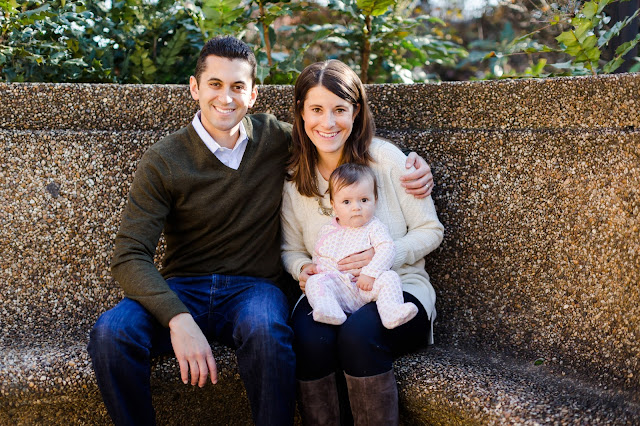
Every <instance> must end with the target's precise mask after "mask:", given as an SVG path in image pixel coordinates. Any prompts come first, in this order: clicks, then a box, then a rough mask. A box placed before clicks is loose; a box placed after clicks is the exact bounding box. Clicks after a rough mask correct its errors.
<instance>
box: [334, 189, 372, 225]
mask: <svg viewBox="0 0 640 426" xmlns="http://www.w3.org/2000/svg"><path fill="white" fill-rule="evenodd" d="M331 205H332V206H333V210H334V211H335V212H336V216H337V217H338V223H339V224H340V225H342V226H349V227H352V228H357V227H360V226H362V225H364V224H365V223H367V222H369V221H370V220H371V218H372V217H373V214H374V213H375V210H376V199H375V195H374V193H373V180H372V179H371V178H369V177H365V178H362V179H360V181H358V182H355V183H353V184H351V185H349V186H345V187H343V188H340V190H339V191H336V193H335V194H333V201H331Z"/></svg>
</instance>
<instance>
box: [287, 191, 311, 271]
mask: <svg viewBox="0 0 640 426" xmlns="http://www.w3.org/2000/svg"><path fill="white" fill-rule="evenodd" d="M292 191H296V189H295V185H291V184H290V183H286V184H285V185H284V189H283V194H282V211H281V214H280V218H281V223H282V262H283V264H284V268H285V269H286V271H287V272H289V273H290V274H291V276H292V277H293V278H294V279H296V280H298V279H299V276H300V270H301V269H302V267H303V266H304V265H305V264H307V263H311V255H310V254H309V253H308V252H307V249H306V248H305V245H304V239H303V231H304V227H303V226H304V224H303V223H300V220H299V218H298V217H297V216H296V214H295V211H294V208H295V207H294V206H295V203H294V201H293V199H292V197H293V196H295V194H294V193H292Z"/></svg>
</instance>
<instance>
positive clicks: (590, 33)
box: [489, 0, 640, 75]
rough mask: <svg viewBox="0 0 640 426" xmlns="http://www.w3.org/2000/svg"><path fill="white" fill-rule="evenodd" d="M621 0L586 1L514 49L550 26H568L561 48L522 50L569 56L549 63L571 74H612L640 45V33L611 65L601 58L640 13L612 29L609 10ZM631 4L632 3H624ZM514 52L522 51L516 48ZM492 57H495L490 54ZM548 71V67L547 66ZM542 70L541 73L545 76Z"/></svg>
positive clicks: (619, 50) (618, 52)
mask: <svg viewBox="0 0 640 426" xmlns="http://www.w3.org/2000/svg"><path fill="white" fill-rule="evenodd" d="M617 1H618V0H591V1H587V2H584V3H583V4H582V5H581V6H580V8H579V9H578V10H577V11H575V12H570V13H560V12H559V11H558V13H556V14H555V15H554V16H553V18H552V19H551V21H550V22H549V25H548V26H547V27H543V28H540V29H538V30H536V31H534V32H532V33H529V34H526V35H525V36H522V37H519V38H518V39H516V40H514V41H513V43H512V44H511V45H510V46H511V48H513V47H514V46H515V45H517V44H518V43H522V42H523V41H527V40H531V39H532V38H533V37H534V36H535V35H536V34H538V33H539V32H540V31H542V30H543V29H545V28H548V27H554V26H559V25H567V26H569V29H567V30H565V31H562V33H561V34H560V35H558V36H557V37H556V40H557V42H558V45H557V46H547V45H540V44H536V45H531V46H528V47H526V48H525V49H522V50H523V51H524V52H526V53H542V52H558V53H564V54H566V55H567V56H568V57H569V58H570V59H569V60H568V61H566V62H559V63H553V64H549V65H548V66H551V67H553V68H556V69H559V70H561V71H564V72H565V73H568V74H571V75H579V74H588V73H590V74H594V75H595V74H598V73H612V72H614V71H615V70H617V69H618V68H619V67H620V66H621V65H622V64H623V63H624V56H625V55H626V54H627V53H628V52H629V51H631V49H633V48H634V47H635V46H636V45H637V44H638V43H639V42H640V34H639V35H637V36H636V37H635V38H634V39H633V40H631V41H628V42H626V43H623V44H622V45H620V46H619V47H618V48H617V49H616V51H615V53H614V57H613V58H612V59H611V60H609V61H608V62H604V61H602V59H601V55H602V52H603V51H604V49H605V48H606V47H607V46H608V45H609V43H610V41H611V40H612V39H613V38H614V37H616V36H618V35H619V34H620V32H621V30H622V29H623V28H625V27H626V26H627V25H629V24H630V23H631V22H632V21H633V20H634V19H635V18H636V17H637V16H638V14H640V10H636V11H635V13H634V14H633V15H632V16H628V17H626V18H625V19H623V20H621V21H619V22H617V23H615V24H614V25H613V26H611V27H610V28H609V27H607V24H608V23H609V22H610V19H611V18H610V17H608V16H607V15H606V14H605V8H606V7H607V6H608V5H609V4H612V3H615V2H617ZM621 1H628V0H621ZM513 50H514V53H515V52H517V50H518V49H513ZM489 56H491V55H489ZM542 68H544V65H543V67H542ZM542 68H541V69H540V70H539V71H540V75H548V74H543V71H542Z"/></svg>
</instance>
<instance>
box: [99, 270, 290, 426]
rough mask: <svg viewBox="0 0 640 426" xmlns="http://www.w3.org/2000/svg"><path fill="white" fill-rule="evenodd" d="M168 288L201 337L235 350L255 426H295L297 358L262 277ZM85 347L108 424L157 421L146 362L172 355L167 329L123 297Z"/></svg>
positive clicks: (281, 299)
mask: <svg viewBox="0 0 640 426" xmlns="http://www.w3.org/2000/svg"><path fill="white" fill-rule="evenodd" d="M167 284H168V285H169V287H170V288H171V289H172V290H173V291H174V292H175V293H176V294H177V295H178V297H179V298H180V300H182V302H183V303H184V304H185V305H186V306H187V309H189V311H190V312H191V315H192V316H193V318H194V319H195V321H196V323H197V324H198V326H200V329H201V330H202V332H203V333H204V335H205V336H206V337H207V339H209V340H217V341H219V342H221V343H223V344H225V345H228V346H230V347H232V348H234V349H235V351H236V356H237V358H238V367H239V370H240V377H241V378H242V381H243V382H244V385H245V388H246V390H247V395H248V397H249V403H250V404H251V411H252V415H253V419H254V422H255V423H256V424H258V425H288V424H293V413H294V408H295V355H294V353H293V349H292V341H293V331H292V329H291V327H289V325H288V324H287V319H288V314H289V305H288V303H287V299H286V297H285V296H284V294H283V293H282V291H281V290H280V289H279V288H277V287H276V286H275V285H274V284H273V283H272V282H270V281H267V280H263V279H259V278H253V277H240V276H227V275H207V276H201V277H177V278H170V279H168V280H167ZM88 350H89V354H90V355H91V360H92V363H93V368H94V370H95V373H96V378H97V381H98V387H99V388H100V392H101V393H102V397H103V399H104V402H105V405H106V406H107V411H108V412H109V415H110V416H111V418H112V419H113V421H114V423H115V424H116V425H150V424H155V412H154V410H153V405H152V403H151V385H150V375H151V358H152V357H154V356H158V355H163V354H171V353H173V349H172V346H171V339H170V336H169V329H168V328H166V327H163V326H162V325H161V324H160V323H159V322H158V321H157V320H156V319H155V318H154V317H153V316H152V315H151V314H150V313H149V312H148V311H147V310H146V309H145V308H144V307H142V305H141V304H139V303H138V302H136V301H134V300H131V299H128V298H125V299H123V300H122V301H121V302H120V303H119V304H118V305H116V306H115V307H114V308H113V309H111V310H109V311H107V312H105V313H104V314H103V315H102V316H101V317H100V318H99V319H98V321H97V322H96V325H95V326H94V328H93V330H91V335H90V341H89V347H88Z"/></svg>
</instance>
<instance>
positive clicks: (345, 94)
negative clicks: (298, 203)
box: [288, 60, 375, 197]
mask: <svg viewBox="0 0 640 426" xmlns="http://www.w3.org/2000/svg"><path fill="white" fill-rule="evenodd" d="M318 86H322V87H324V88H325V89H327V90H329V91H330V92H331V93H333V94H335V95H336V96H338V97H340V98H341V99H344V100H345V101H347V102H349V103H350V104H352V105H353V107H354V112H356V111H357V115H356V117H355V120H354V122H353V130H352V131H351V134H350V135H349V138H348V139H347V141H346V142H345V144H344V148H343V150H342V155H341V157H340V161H339V163H338V165H340V164H344V163H356V164H363V165H368V164H369V163H370V162H371V161H372V159H371V156H370V155H369V145H371V139H372V138H373V135H374V132H375V125H374V123H373V115H372V114H371V110H370V109H369V103H368V101H367V94H366V93H365V91H364V86H363V84H362V81H360V78H359V77H358V76H357V74H356V73H355V72H354V71H353V70H352V69H351V68H349V67H348V66H347V65H346V64H344V63H343V62H340V61H338V60H330V61H326V62H317V63H315V64H313V65H309V66H308V67H307V68H305V69H304V71H302V73H301V74H300V76H299V77H298V80H297V81H296V85H295V89H294V113H293V116H294V122H293V132H292V139H293V146H292V155H291V161H289V164H288V167H289V170H290V171H291V174H290V175H289V180H291V181H293V182H294V183H295V184H296V187H297V189H298V192H300V194H302V195H304V196H306V197H313V196H318V197H322V194H320V193H319V191H318V187H317V185H316V165H317V162H318V151H317V150H316V147H315V145H313V143H312V142H311V139H309V136H307V133H306V132H305V130H304V120H303V119H302V111H304V102H305V100H306V98H307V93H308V92H309V90H311V89H313V88H314V87H318ZM358 108H359V111H358Z"/></svg>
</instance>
